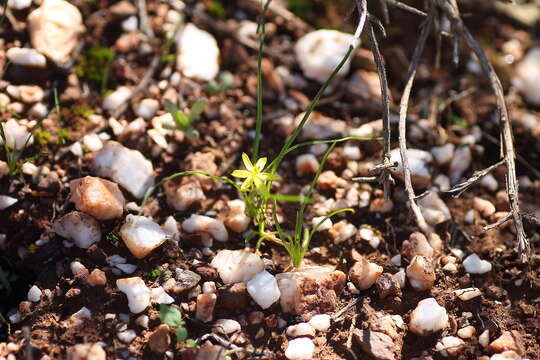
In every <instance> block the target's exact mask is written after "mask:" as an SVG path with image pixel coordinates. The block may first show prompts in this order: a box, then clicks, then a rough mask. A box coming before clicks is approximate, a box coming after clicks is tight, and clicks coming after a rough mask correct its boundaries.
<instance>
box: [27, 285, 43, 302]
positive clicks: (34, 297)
mask: <svg viewBox="0 0 540 360" xmlns="http://www.w3.org/2000/svg"><path fill="white" fill-rule="evenodd" d="M27 299H28V301H31V302H39V300H41V290H40V289H39V288H38V287H37V286H36V285H33V286H32V287H31V288H30V290H28V295H27Z"/></svg>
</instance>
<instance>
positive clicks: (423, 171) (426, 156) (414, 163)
mask: <svg viewBox="0 0 540 360" xmlns="http://www.w3.org/2000/svg"><path fill="white" fill-rule="evenodd" d="M407 158H408V161H409V167H410V169H411V178H412V181H413V184H414V185H418V186H419V187H426V185H427V184H429V182H430V179H431V170H430V168H429V166H430V164H431V162H432V161H433V155H431V153H429V152H427V151H424V150H418V149H407ZM390 161H391V162H397V163H398V166H397V168H396V173H397V174H398V175H399V176H400V177H403V165H402V163H401V154H400V152H399V149H393V150H392V151H390Z"/></svg>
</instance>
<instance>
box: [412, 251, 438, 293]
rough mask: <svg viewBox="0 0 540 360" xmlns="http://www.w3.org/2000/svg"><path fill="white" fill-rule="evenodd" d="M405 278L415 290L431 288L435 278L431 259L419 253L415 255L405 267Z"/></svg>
mask: <svg viewBox="0 0 540 360" xmlns="http://www.w3.org/2000/svg"><path fill="white" fill-rule="evenodd" d="M407 278H408V279H409V283H410V284H411V286H412V287H413V288H414V289H415V290H416V291H425V290H429V289H431V288H432V287H433V284H435V280H436V276H435V270H434V268H433V261H432V260H431V259H429V258H426V257H424V256H421V255H417V256H415V257H414V258H413V259H412V261H411V263H410V265H409V266H408V267H407Z"/></svg>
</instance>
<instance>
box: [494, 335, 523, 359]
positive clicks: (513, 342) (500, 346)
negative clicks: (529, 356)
mask: <svg viewBox="0 0 540 360" xmlns="http://www.w3.org/2000/svg"><path fill="white" fill-rule="evenodd" d="M486 350H487V351H488V352H490V353H502V352H504V351H514V352H516V353H518V354H523V346H522V345H521V341H520V338H519V333H518V332H517V331H503V332H502V334H501V336H499V337H498V338H497V339H495V340H493V341H492V342H491V343H490V344H489V345H488V347H487V349H486Z"/></svg>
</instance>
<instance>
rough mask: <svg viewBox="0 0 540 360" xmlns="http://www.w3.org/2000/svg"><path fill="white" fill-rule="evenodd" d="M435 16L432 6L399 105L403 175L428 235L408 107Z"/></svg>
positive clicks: (407, 189) (420, 222)
mask: <svg viewBox="0 0 540 360" xmlns="http://www.w3.org/2000/svg"><path fill="white" fill-rule="evenodd" d="M434 17H435V9H434V8H431V9H430V10H429V12H428V16H427V18H426V20H425V22H424V23H423V24H422V31H421V33H420V39H419V40H418V43H417V44H416V48H415V49H414V54H413V58H412V60H411V64H410V65H409V70H408V74H407V82H406V84H405V89H404V90H403V95H402V96H401V102H400V105H399V152H400V155H401V163H402V164H403V175H404V181H405V190H406V192H407V197H408V198H409V202H410V206H411V209H412V211H413V213H414V215H415V217H416V222H417V224H418V227H419V228H420V229H421V230H422V232H424V233H425V234H426V235H429V234H431V233H432V230H431V228H430V227H429V226H428V224H427V222H426V220H425V219H424V216H423V215H422V212H421V211H420V207H418V204H417V203H416V201H415V194H414V189H413V186H412V181H411V168H410V166H409V159H408V156H407V126H406V125H407V124H406V121H407V108H408V105H409V98H410V95H411V89H412V86H413V83H414V78H415V76H416V70H417V67H418V64H419V62H420V58H421V57H422V52H423V51H424V46H425V45H426V41H427V38H428V35H429V32H430V30H431V28H432V26H433V20H434Z"/></svg>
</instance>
